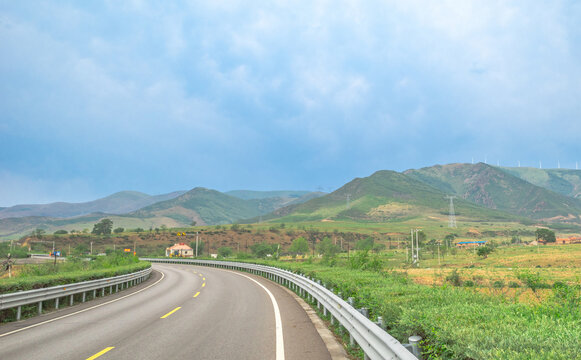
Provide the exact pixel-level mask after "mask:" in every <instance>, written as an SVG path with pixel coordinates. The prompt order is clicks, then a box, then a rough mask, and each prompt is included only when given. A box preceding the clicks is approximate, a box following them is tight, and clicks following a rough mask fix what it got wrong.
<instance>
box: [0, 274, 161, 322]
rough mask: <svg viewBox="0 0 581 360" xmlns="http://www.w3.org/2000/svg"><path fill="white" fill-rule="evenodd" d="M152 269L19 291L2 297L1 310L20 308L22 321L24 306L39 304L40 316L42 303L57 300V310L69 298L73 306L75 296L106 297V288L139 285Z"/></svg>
mask: <svg viewBox="0 0 581 360" xmlns="http://www.w3.org/2000/svg"><path fill="white" fill-rule="evenodd" d="M151 271H152V269H151V267H150V268H148V269H145V270H140V271H137V272H134V273H131V274H125V275H119V276H114V277H110V278H103V279H97V280H90V281H83V282H78V283H73V284H66V285H58V286H52V287H48V288H43V289H36V290H27V291H18V292H14V293H9V294H3V295H0V310H5V309H11V308H18V310H17V312H16V320H17V321H18V320H20V317H21V313H22V306H24V305H29V304H35V303H37V304H38V314H39V315H40V314H41V313H42V302H43V301H47V300H55V308H56V309H58V308H59V302H60V299H62V298H65V297H69V305H73V299H74V295H76V294H83V296H82V302H85V300H86V294H87V293H88V292H90V291H92V292H93V298H95V297H97V290H101V296H105V292H106V291H105V290H106V288H109V294H112V293H113V290H115V292H118V291H119V290H120V289H119V288H120V287H121V290H123V289H124V288H127V287H129V286H133V285H137V284H140V283H141V282H143V281H144V280H146V279H147V278H148V277H149V275H150V274H151Z"/></svg>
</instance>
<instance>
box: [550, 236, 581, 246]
mask: <svg viewBox="0 0 581 360" xmlns="http://www.w3.org/2000/svg"><path fill="white" fill-rule="evenodd" d="M555 242H556V243H557V244H559V245H569V244H581V237H579V236H571V237H568V238H557V240H556V241H555Z"/></svg>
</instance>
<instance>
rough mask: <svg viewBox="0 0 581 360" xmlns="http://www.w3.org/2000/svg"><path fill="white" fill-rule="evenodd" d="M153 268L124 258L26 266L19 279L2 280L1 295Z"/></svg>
mask: <svg viewBox="0 0 581 360" xmlns="http://www.w3.org/2000/svg"><path fill="white" fill-rule="evenodd" d="M150 266H151V264H150V263H149V262H146V261H139V258H137V257H135V256H129V255H125V254H112V255H108V256H98V257H96V258H95V259H93V260H85V259H81V258H69V259H67V261H66V262H63V263H61V262H58V263H57V264H56V266H55V265H54V264H53V263H52V262H50V263H45V264H38V265H26V266H24V267H23V268H22V269H21V271H19V272H18V275H17V276H15V277H13V278H10V279H6V278H4V279H0V294H6V293H10V292H16V291H23V290H31V289H40V288H45V287H51V286H57V285H64V284H71V283H76V282H81V281H88V280H95V279H101V278H106V277H112V276H117V275H123V274H128V273H132V272H135V271H139V270H143V269H146V268H148V267H150Z"/></svg>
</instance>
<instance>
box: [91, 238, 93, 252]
mask: <svg viewBox="0 0 581 360" xmlns="http://www.w3.org/2000/svg"><path fill="white" fill-rule="evenodd" d="M91 255H93V242H92V241H91Z"/></svg>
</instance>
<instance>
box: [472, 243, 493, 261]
mask: <svg viewBox="0 0 581 360" xmlns="http://www.w3.org/2000/svg"><path fill="white" fill-rule="evenodd" d="M493 251H494V249H493V248H491V247H490V246H480V247H479V248H478V249H477V250H476V254H478V256H482V258H483V259H486V258H487V257H488V255H489V254H490V253H491V252H493Z"/></svg>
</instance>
